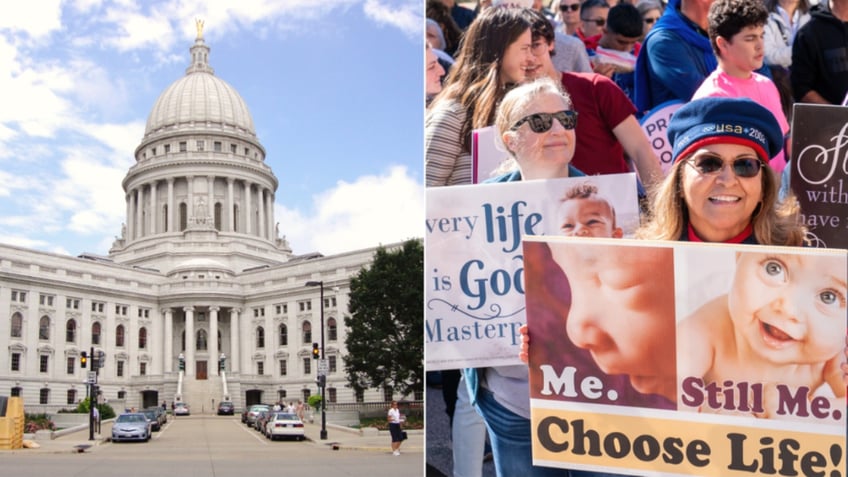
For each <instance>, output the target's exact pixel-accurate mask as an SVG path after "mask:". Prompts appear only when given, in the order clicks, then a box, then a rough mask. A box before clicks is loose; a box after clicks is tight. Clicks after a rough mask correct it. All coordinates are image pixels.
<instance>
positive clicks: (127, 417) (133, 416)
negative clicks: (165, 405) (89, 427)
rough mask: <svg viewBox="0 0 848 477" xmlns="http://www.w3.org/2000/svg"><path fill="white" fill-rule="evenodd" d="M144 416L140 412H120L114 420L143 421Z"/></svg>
mask: <svg viewBox="0 0 848 477" xmlns="http://www.w3.org/2000/svg"><path fill="white" fill-rule="evenodd" d="M144 421H145V419H144V416H142V415H141V414H121V415H120V416H118V419H116V420H115V422H144Z"/></svg>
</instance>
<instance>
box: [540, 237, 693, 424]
mask: <svg viewBox="0 0 848 477" xmlns="http://www.w3.org/2000/svg"><path fill="white" fill-rule="evenodd" d="M610 236H612V235H610ZM616 242H619V241H617V240H603V239H592V240H568V239H550V238H548V239H545V240H544V241H541V240H539V241H533V240H525V242H524V265H525V270H524V276H525V281H526V302H527V324H528V329H529V334H530V340H531V346H530V356H529V362H530V387H531V390H530V395H531V398H537V399H546V400H562V401H571V402H585V403H595V404H613V405H622V406H633V407H647V408H653V409H670V410H673V409H676V394H677V393H676V389H677V384H676V383H677V379H676V377H677V375H676V351H675V341H674V336H675V314H674V313H675V304H674V259H673V257H674V250H673V249H672V248H670V247H668V246H665V247H663V246H646V245H645V244H644V243H639V242H637V241H626V243H625V241H621V243H616Z"/></svg>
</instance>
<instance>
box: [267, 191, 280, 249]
mask: <svg viewBox="0 0 848 477" xmlns="http://www.w3.org/2000/svg"><path fill="white" fill-rule="evenodd" d="M265 212H266V215H267V216H268V219H267V220H268V239H269V240H270V241H271V242H273V241H275V240H277V228H276V226H275V224H274V191H272V190H271V189H268V206H267V207H265Z"/></svg>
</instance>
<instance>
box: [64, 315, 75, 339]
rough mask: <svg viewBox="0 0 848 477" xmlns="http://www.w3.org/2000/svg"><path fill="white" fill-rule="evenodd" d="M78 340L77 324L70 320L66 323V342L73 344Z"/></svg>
mask: <svg viewBox="0 0 848 477" xmlns="http://www.w3.org/2000/svg"><path fill="white" fill-rule="evenodd" d="M76 340H77V322H76V320H73V319H70V320H68V321H67V322H65V341H67V342H68V343H73V342H75V341H76Z"/></svg>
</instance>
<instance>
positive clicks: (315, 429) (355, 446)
mask: <svg viewBox="0 0 848 477" xmlns="http://www.w3.org/2000/svg"><path fill="white" fill-rule="evenodd" d="M209 417H213V416H211V415H210V416H209ZM193 418H196V417H189V418H182V419H193ZM100 431H101V432H100V433H99V434H95V435H94V438H95V440H93V441H89V440H88V426H81V427H79V428H71V429H65V430H63V431H59V432H56V433H54V438H53V439H52V440H47V439H38V440H34V439H32V440H33V441H34V442H36V443H37V444H38V445H39V446H40V447H39V448H38V449H15V450H10V451H2V453H6V452H12V453H15V452H26V453H30V454H63V453H80V452H92V451H95V450H96V449H97V446H99V445H100V444H102V443H103V442H106V440H107V439H109V438H110V437H111V434H112V422H111V421H106V422H103V423H102V425H101V429H100ZM305 431H306V439H307V442H309V443H310V445H313V446H320V447H324V448H326V449H328V450H331V451H351V450H355V451H371V452H382V453H385V454H391V437H389V432H388V431H376V429H366V430H363V431H362V432H360V430H359V429H351V428H348V427H343V426H337V425H335V424H330V423H327V439H326V440H321V439H320V436H321V423H320V422H316V423H308V422H307V423H306V424H305ZM407 434H408V435H409V439H407V440H406V441H405V442H404V443H403V445H402V446H401V452H405V453H406V452H408V453H419V454H423V453H424V431H423V430H407ZM0 455H2V454H0Z"/></svg>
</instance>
